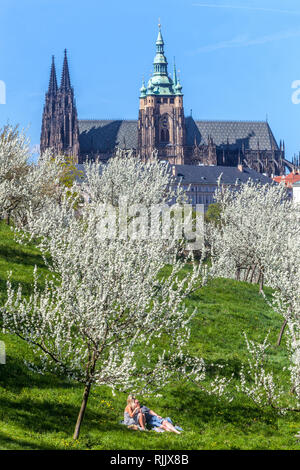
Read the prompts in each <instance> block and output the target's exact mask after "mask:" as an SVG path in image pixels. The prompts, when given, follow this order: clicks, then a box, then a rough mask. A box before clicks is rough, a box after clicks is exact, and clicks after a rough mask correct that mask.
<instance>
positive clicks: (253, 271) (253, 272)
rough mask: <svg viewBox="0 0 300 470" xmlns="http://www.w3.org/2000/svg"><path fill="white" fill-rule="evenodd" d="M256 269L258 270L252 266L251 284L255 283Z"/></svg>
mask: <svg viewBox="0 0 300 470" xmlns="http://www.w3.org/2000/svg"><path fill="white" fill-rule="evenodd" d="M255 269H256V267H255V266H252V273H251V278H250V282H251V284H252V283H253V278H254V274H255Z"/></svg>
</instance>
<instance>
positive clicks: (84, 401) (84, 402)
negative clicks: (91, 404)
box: [73, 383, 91, 440]
mask: <svg viewBox="0 0 300 470" xmlns="http://www.w3.org/2000/svg"><path fill="white" fill-rule="evenodd" d="M90 389H91V384H90V383H89V384H88V385H86V386H85V388H84V392H83V397H82V403H81V408H80V411H79V414H78V418H77V423H76V426H75V431H74V434H73V439H75V440H76V439H78V437H79V432H80V426H81V423H82V420H83V417H84V413H85V409H86V405H87V401H88V398H89V394H90Z"/></svg>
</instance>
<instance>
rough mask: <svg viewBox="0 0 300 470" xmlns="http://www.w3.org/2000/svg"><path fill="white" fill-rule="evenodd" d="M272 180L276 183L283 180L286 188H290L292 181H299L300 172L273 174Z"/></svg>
mask: <svg viewBox="0 0 300 470" xmlns="http://www.w3.org/2000/svg"><path fill="white" fill-rule="evenodd" d="M273 180H274V181H276V183H281V182H282V181H283V182H284V183H285V185H286V186H287V187H288V188H292V186H293V184H294V183H296V182H297V181H300V173H293V172H291V173H289V174H288V175H283V176H275V177H274V178H273Z"/></svg>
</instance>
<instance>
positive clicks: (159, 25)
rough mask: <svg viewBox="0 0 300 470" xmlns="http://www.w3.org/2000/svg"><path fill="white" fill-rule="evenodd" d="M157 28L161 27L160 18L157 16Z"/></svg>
mask: <svg viewBox="0 0 300 470" xmlns="http://www.w3.org/2000/svg"><path fill="white" fill-rule="evenodd" d="M158 28H159V29H160V28H161V24H160V18H158Z"/></svg>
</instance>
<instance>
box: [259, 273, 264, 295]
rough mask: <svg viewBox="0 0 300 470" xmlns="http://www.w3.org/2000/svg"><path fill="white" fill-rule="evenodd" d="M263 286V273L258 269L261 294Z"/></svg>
mask: <svg viewBox="0 0 300 470" xmlns="http://www.w3.org/2000/svg"><path fill="white" fill-rule="evenodd" d="M263 288H264V274H263V272H262V271H260V274H259V293H260V294H261V293H262V292H263Z"/></svg>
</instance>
